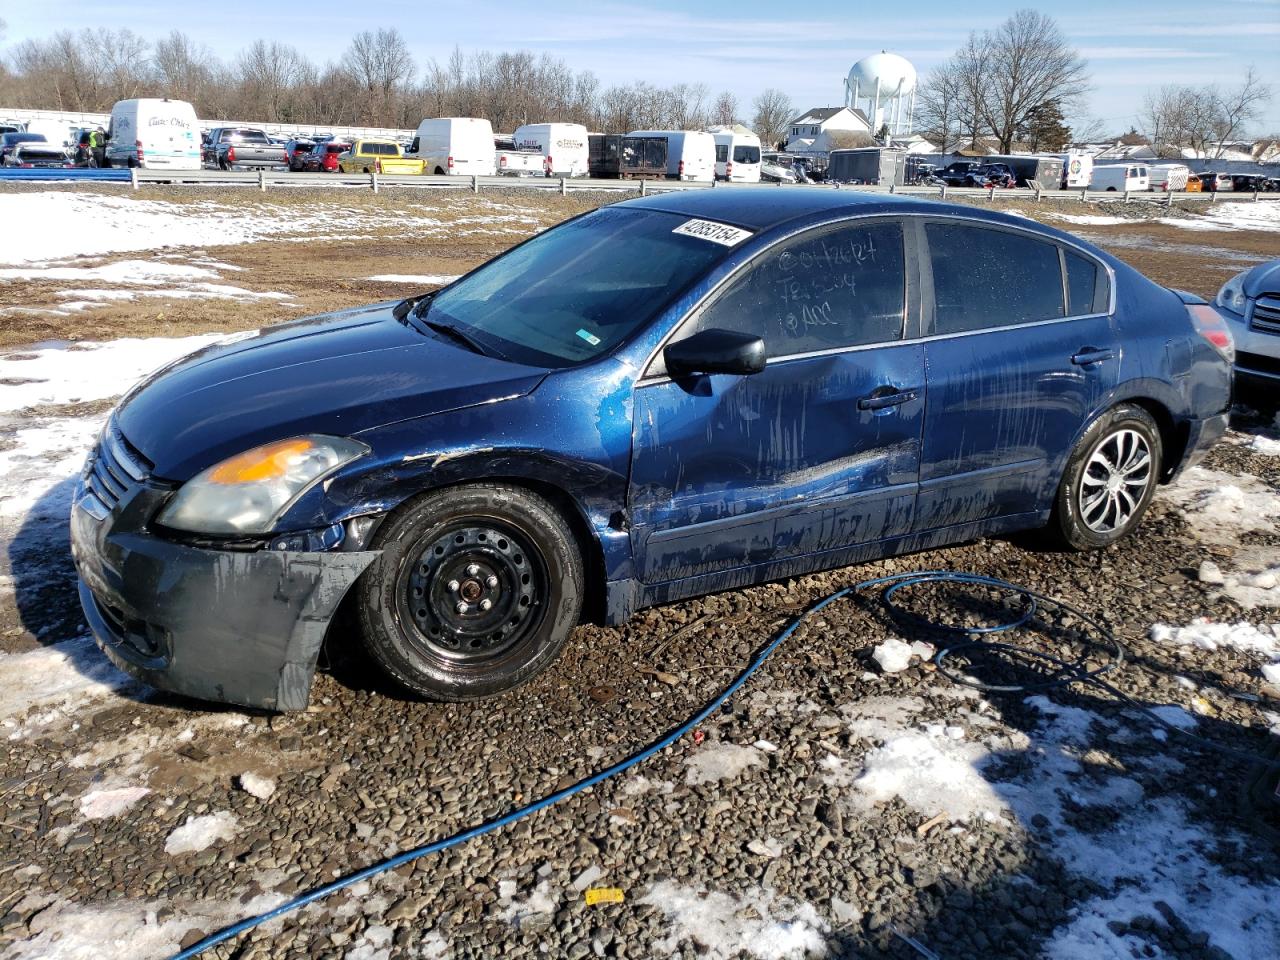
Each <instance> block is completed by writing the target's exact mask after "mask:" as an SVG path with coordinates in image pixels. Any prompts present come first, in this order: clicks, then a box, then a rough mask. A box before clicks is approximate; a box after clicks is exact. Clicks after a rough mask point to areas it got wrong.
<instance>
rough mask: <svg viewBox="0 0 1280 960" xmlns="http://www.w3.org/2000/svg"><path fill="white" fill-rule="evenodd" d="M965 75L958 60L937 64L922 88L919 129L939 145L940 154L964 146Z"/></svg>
mask: <svg viewBox="0 0 1280 960" xmlns="http://www.w3.org/2000/svg"><path fill="white" fill-rule="evenodd" d="M964 89H965V87H964V78H963V76H962V75H961V71H960V68H959V66H958V65H957V63H956V62H955V61H954V60H949V61H947V62H946V63H943V64H941V65H940V66H937V67H935V68H934V69H933V70H932V71H931V72H930V73H929V76H928V77H927V78H926V79H925V82H924V84H923V85H921V87H920V91H919V93H918V94H917V99H916V116H917V117H918V118H919V119H918V120H917V123H916V129H917V131H918V132H919V133H920V134H921V135H922V136H923V137H925V138H926V139H927V140H929V141H931V142H932V143H934V144H936V145H937V147H938V151H939V152H940V153H951V152H952V151H953V150H957V149H959V148H960V147H961V146H963V145H964V143H963V140H962V137H963V129H964V126H963V120H962V115H963V114H964Z"/></svg>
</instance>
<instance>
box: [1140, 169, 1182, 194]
mask: <svg viewBox="0 0 1280 960" xmlns="http://www.w3.org/2000/svg"><path fill="white" fill-rule="evenodd" d="M1189 176H1191V168H1190V167H1188V166H1187V165H1186V164H1185V163H1157V164H1153V165H1152V167H1151V178H1150V179H1151V189H1152V190H1158V191H1159V192H1160V193H1164V192H1165V191H1166V190H1167V191H1169V192H1170V193H1177V192H1178V191H1180V190H1185V189H1187V178H1188V177H1189Z"/></svg>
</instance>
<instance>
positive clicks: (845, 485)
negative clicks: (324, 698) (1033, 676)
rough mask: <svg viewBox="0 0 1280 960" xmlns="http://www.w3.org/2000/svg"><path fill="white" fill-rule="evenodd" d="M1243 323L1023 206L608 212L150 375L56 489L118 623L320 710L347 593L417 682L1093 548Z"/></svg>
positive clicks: (363, 623) (447, 689) (493, 676)
mask: <svg viewBox="0 0 1280 960" xmlns="http://www.w3.org/2000/svg"><path fill="white" fill-rule="evenodd" d="M1232 353H1233V345H1232V340H1231V336H1230V333H1229V331H1228V328H1227V326H1226V324H1225V322H1224V321H1223V319H1222V317H1221V316H1220V315H1219V314H1218V312H1217V311H1216V310H1214V309H1213V308H1212V307H1211V306H1209V305H1208V304H1206V303H1205V302H1204V301H1202V300H1200V299H1199V298H1197V297H1194V296H1191V295H1189V294H1185V293H1179V292H1175V291H1172V290H1168V289H1165V288H1163V287H1160V286H1158V285H1156V284H1155V283H1152V282H1151V281H1149V280H1147V279H1145V278H1144V277H1142V276H1141V275H1140V274H1138V273H1137V272H1136V271H1134V270H1133V269H1131V268H1130V267H1128V266H1126V265H1125V264H1124V263H1122V262H1120V261H1119V260H1116V259H1115V258H1113V257H1111V256H1109V255H1108V254H1106V253H1105V252H1103V251H1101V250H1099V249H1097V248H1096V247H1093V246H1091V245H1089V244H1088V243H1085V242H1083V241H1081V240H1078V239H1076V238H1074V237H1072V236H1070V235H1068V234H1066V233H1063V232H1060V231H1058V230H1054V229H1052V228H1049V227H1046V226H1043V225H1040V224H1038V223H1035V222H1033V221H1030V220H1027V219H1023V218H1019V217H1014V216H1007V215H1002V214H998V213H993V212H985V211H980V210H978V209H975V208H971V207H961V206H954V205H948V204H941V203H935V202H931V201H923V200H915V199H909V198H904V197H893V196H883V195H870V194H859V193H855V192H853V191H843V192H835V191H816V190H815V191H807V190H790V191H786V190H783V191H776V192H774V191H766V190H746V189H743V190H715V191H711V190H706V191H696V192H686V193H678V194H667V195H661V196H652V197H647V198H641V199H637V200H632V201H628V202H625V203H620V204H617V205H613V206H608V207H604V208H601V209H598V210H596V211H594V212H591V213H587V214H585V215H583V216H580V217H577V218H575V219H573V220H569V221H567V222H565V223H563V224H561V225H560V226H557V227H555V228H553V229H551V230H548V231H546V232H544V233H540V234H538V235H536V236H534V237H533V238H532V239H530V240H527V241H526V242H524V243H522V244H520V245H518V246H516V247H514V248H513V249H511V250H509V251H508V252H506V253H504V254H502V255H501V256H499V257H497V258H496V259H494V260H492V261H490V262H489V263H486V264H484V265H483V266H481V267H479V268H478V269H476V270H475V271H473V272H472V273H470V274H468V275H467V276H465V277H463V278H461V279H459V280H457V281H455V282H454V283H452V284H451V285H449V286H447V287H445V288H444V289H442V290H439V291H437V292H435V293H433V294H427V295H425V296H421V297H417V298H413V299H410V300H405V301H403V302H400V303H385V304H377V305H374V306H369V307H364V308H360V309H355V310H347V311H343V312H339V313H333V314H326V315H323V316H318V317H314V318H310V319H306V320H301V321H297V322H293V323H288V324H284V325H282V326H278V327H274V328H271V329H268V330H265V331H263V332H261V333H260V334H258V335H256V336H253V337H251V338H248V339H241V340H238V341H234V342H227V343H224V344H221V345H216V346H213V347H210V348H208V349H205V350H203V351H201V352H199V353H196V354H194V355H192V356H190V357H187V358H185V359H183V360H180V361H178V362H177V363H175V364H173V365H171V366H170V367H168V368H166V369H164V370H162V371H160V372H158V373H156V374H155V375H153V376H152V377H150V378H149V379H148V380H147V381H145V382H144V383H142V384H140V385H139V386H138V387H136V388H135V389H134V390H133V391H131V392H130V393H129V394H128V395H127V396H126V397H125V398H124V400H123V401H122V402H121V403H120V405H119V407H118V408H117V409H116V410H115V411H114V412H113V414H112V415H111V417H110V419H109V421H108V422H107V424H106V426H105V428H104V430H103V433H102V436H101V439H100V441H99V443H98V444H97V446H96V448H95V449H94V451H93V452H92V454H91V456H90V457H89V459H88V462H87V463H86V465H85V469H84V473H83V475H82V478H81V481H80V484H79V486H78V489H77V491H76V494H75V497H74V506H73V508H72V518H71V521H72V522H71V526H72V547H73V553H74V556H75V561H76V564H77V567H78V570H79V574H80V580H81V585H80V596H81V600H82V603H83V606H84V611H85V615H86V617H87V618H88V621H89V624H90V625H91V627H92V629H93V632H94V634H95V635H96V636H97V639H98V642H99V645H100V646H101V648H102V649H103V650H104V651H105V652H106V654H107V656H109V657H110V658H111V660H112V661H114V662H115V663H116V664H117V665H118V666H120V667H121V668H122V669H124V670H126V671H128V672H129V673H131V674H133V675H134V676H136V677H138V678H140V679H142V680H143V681H145V682H146V683H148V684H151V685H152V686H154V687H158V688H162V689H166V690H172V691H177V692H179V693H183V694H187V695H190V696H193V697H198V698H205V699H208V700H216V701H224V702H230V703H236V704H245V705H254V706H260V707H266V708H272V709H279V710H287V709H300V708H302V707H304V706H305V705H306V703H307V699H308V696H309V693H310V689H311V685H312V678H313V674H314V672H315V668H316V661H317V656H318V653H319V651H320V648H321V645H322V643H324V642H325V640H326V635H327V634H328V633H329V632H330V631H329V628H330V624H331V622H332V621H333V619H334V615H335V613H336V612H337V611H338V609H339V607H340V605H342V604H344V603H345V604H346V605H348V606H349V608H350V613H351V616H350V618H349V620H347V619H346V618H344V620H343V622H344V623H347V622H349V623H351V624H352V625H353V627H352V629H350V630H346V629H343V630H339V631H334V633H335V635H334V636H332V637H329V638H328V639H329V642H330V643H340V644H358V645H359V646H360V647H361V648H362V649H363V650H364V651H366V652H367V654H368V656H369V657H371V658H372V659H373V660H374V661H375V662H376V663H377V664H378V665H380V667H381V668H382V669H383V670H385V671H386V673H387V674H389V675H390V676H391V677H393V678H394V679H395V680H396V681H398V682H399V683H400V684H402V685H403V686H404V687H406V688H408V689H409V690H410V691H413V692H415V693H417V694H419V695H422V696H426V697H431V698H437V699H445V700H463V699H470V698H476V697H483V696H489V695H492V694H497V693H500V692H502V691H505V690H508V689H510V688H512V687H514V686H516V685H517V684H519V683H521V682H523V681H526V680H528V679H529V678H531V677H533V676H534V675H536V674H537V673H538V672H539V671H541V670H543V669H545V668H546V667H547V666H548V665H549V664H550V663H551V662H552V661H553V660H554V659H555V658H556V656H557V654H558V653H559V651H560V649H561V648H562V647H563V645H564V643H565V641H566V638H567V637H568V636H569V633H570V631H571V630H572V629H573V627H574V626H575V624H577V623H579V622H580V620H581V619H582V618H584V617H587V616H591V617H596V618H599V619H601V620H603V621H604V622H606V623H619V622H622V621H624V620H626V619H627V618H628V617H629V616H630V615H631V614H632V612H633V611H635V610H637V609H639V608H642V607H644V606H647V605H651V604H660V603H668V602H671V601H675V600H679V599H681V598H685V597H691V596H695V595H698V594H705V593H708V592H711V591H718V590H727V589H732V588H737V587H741V586H744V585H747V584H753V583H759V582H761V581H766V580H771V579H776V578H781V577H791V576H796V575H799V574H803V573H806V572H809V571H813V570H819V569H823V568H830V567H835V566H839V565H844V564H852V563H857V562H861V561H865V560H868V559H872V558H878V557H884V556H887V555H892V554H899V553H903V552H907V551H915V550H922V549H926V548H933V547H937V546H940V545H943V544H947V543H953V542H957V541H962V540H969V539H972V538H975V537H979V536H984V535H994V534H1001V533H1005V532H1009V531H1014V530H1021V529H1028V528H1039V529H1041V530H1042V531H1043V535H1044V536H1045V537H1046V538H1048V539H1050V540H1052V541H1054V542H1056V543H1058V544H1059V545H1061V546H1062V547H1063V548H1070V549H1093V548H1101V547H1107V546H1109V545H1111V544H1113V543H1115V542H1116V541H1117V540H1119V539H1120V538H1122V537H1124V536H1126V535H1127V534H1129V533H1130V532H1131V531H1132V530H1133V529H1134V528H1135V527H1136V526H1137V525H1138V523H1139V522H1140V520H1141V519H1142V516H1143V513H1144V512H1145V511H1146V509H1147V507H1148V506H1149V504H1150V502H1151V498H1152V496H1153V494H1154V493H1155V491H1156V488H1157V485H1159V484H1162V483H1168V482H1169V481H1171V480H1172V479H1173V478H1174V477H1176V476H1177V474H1178V472H1179V471H1180V470H1182V469H1183V468H1185V467H1186V466H1187V465H1188V464H1190V463H1193V462H1195V461H1196V460H1197V459H1198V458H1199V457H1200V456H1202V455H1203V453H1204V452H1205V450H1206V449H1207V448H1208V447H1209V446H1210V445H1211V444H1212V443H1213V442H1214V441H1215V440H1217V439H1218V438H1219V437H1220V436H1221V435H1222V433H1223V432H1224V430H1225V429H1226V425H1227V413H1226V411H1227V406H1228V400H1229V395H1230V388H1231V361H1232Z"/></svg>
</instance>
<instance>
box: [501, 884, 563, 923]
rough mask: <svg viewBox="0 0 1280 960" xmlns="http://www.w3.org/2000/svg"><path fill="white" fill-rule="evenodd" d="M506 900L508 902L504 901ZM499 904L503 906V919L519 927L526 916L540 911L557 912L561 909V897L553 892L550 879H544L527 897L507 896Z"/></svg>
mask: <svg viewBox="0 0 1280 960" xmlns="http://www.w3.org/2000/svg"><path fill="white" fill-rule="evenodd" d="M504 900H505V901H507V902H505V903H504V902H503V901H504ZM499 904H500V905H501V906H502V919H503V920H506V921H507V922H508V923H514V924H515V925H516V926H517V927H518V926H520V924H521V923H522V922H523V921H524V919H525V918H526V917H531V916H533V915H534V914H539V913H555V912H556V911H557V910H558V909H560V898H559V896H557V895H556V894H554V893H552V892H551V883H550V881H548V880H543V881H542V882H540V883H539V884H538V885H537V886H536V887H534V888H533V890H532V891H531V892H530V893H529V896H528V897H526V898H525V899H523V900H516V899H514V898H513V897H505V898H500V899H499Z"/></svg>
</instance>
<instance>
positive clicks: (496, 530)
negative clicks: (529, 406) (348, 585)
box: [357, 484, 585, 701]
mask: <svg viewBox="0 0 1280 960" xmlns="http://www.w3.org/2000/svg"><path fill="white" fill-rule="evenodd" d="M371 549H375V550H380V551H382V555H381V557H380V558H379V559H378V560H377V561H375V562H374V564H373V565H372V566H371V567H370V568H369V569H368V570H367V571H366V572H365V573H364V575H363V576H362V577H361V579H360V581H359V583H358V584H357V604H358V607H357V609H358V613H357V617H358V623H359V629H360V634H361V637H362V639H363V641H364V646H365V648H366V649H367V650H368V651H369V653H370V655H371V656H372V657H373V659H374V660H375V661H376V662H377V663H378V664H379V666H381V667H382V669H383V670H384V671H385V672H386V673H387V674H388V675H389V676H390V677H391V678H392V679H394V680H395V681H396V682H398V683H399V684H401V685H402V686H404V687H405V688H407V689H408V690H410V691H412V692H414V693H416V694H418V695H420V696H423V697H426V698H428V699H432V700H447V701H462V700H475V699H478V698H481V697H488V696H493V695H494V694H498V693H503V692H505V691H507V690H510V689H512V688H513V687H516V686H519V685H520V684H522V683H524V682H525V681H527V680H529V679H531V678H532V677H533V676H535V675H536V674H538V673H540V672H541V671H542V670H544V669H545V668H546V667H548V666H549V665H550V664H551V663H552V662H553V661H554V660H555V659H556V657H557V656H558V655H559V653H560V650H561V648H562V647H563V646H564V643H565V641H566V640H567V639H568V637H569V632H570V631H571V630H572V629H573V627H574V626H575V625H576V624H577V622H578V617H579V614H580V613H581V610H582V595H583V591H584V584H585V579H584V573H583V562H582V557H581V553H580V551H579V548H578V544H577V542H576V540H575V538H574V536H573V533H572V531H571V530H570V528H569V526H568V524H567V523H566V522H565V520H564V518H563V517H562V516H561V515H560V513H559V511H557V510H556V508H555V507H554V506H553V505H552V504H551V503H550V502H548V501H547V500H546V499H545V498H543V497H541V496H539V495H538V494H536V493H533V492H532V491H529V490H526V489H524V488H521V487H515V486H509V485H506V484H485V485H478V484H477V485H471V486H462V487H451V488H449V489H446V490H438V491H435V492H433V493H428V494H425V495H423V496H421V497H419V498H418V499H416V500H413V501H411V502H410V503H409V504H407V505H406V506H404V507H402V508H401V509H400V510H399V511H397V512H396V513H395V514H393V515H392V516H391V517H389V518H388V519H387V521H386V522H385V523H384V524H383V525H382V527H381V528H380V529H379V530H378V534H377V537H376V538H375V540H374V543H373V544H372V545H371Z"/></svg>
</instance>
